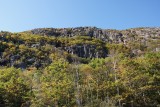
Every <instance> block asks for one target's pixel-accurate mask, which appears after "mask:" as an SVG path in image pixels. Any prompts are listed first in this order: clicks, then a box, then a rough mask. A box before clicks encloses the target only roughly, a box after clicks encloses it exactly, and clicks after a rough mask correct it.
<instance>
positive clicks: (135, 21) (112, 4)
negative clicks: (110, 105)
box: [0, 0, 160, 32]
mask: <svg viewBox="0 0 160 107" xmlns="http://www.w3.org/2000/svg"><path fill="white" fill-rule="evenodd" d="M79 26H96V27H99V28H106V29H108V28H109V29H110V28H112V29H127V28H134V27H160V0H0V30H3V31H11V32H19V31H25V30H30V29H34V28H43V27H54V28H64V27H79Z"/></svg>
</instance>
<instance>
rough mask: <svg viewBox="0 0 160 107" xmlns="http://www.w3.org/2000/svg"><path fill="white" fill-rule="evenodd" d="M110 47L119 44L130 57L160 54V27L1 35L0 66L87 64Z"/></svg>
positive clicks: (91, 28)
mask: <svg viewBox="0 0 160 107" xmlns="http://www.w3.org/2000/svg"><path fill="white" fill-rule="evenodd" d="M111 44H116V45H117V44H120V45H121V46H122V47H123V48H120V49H121V50H123V51H121V52H122V53H126V55H129V56H131V57H133V56H137V55H143V53H145V52H148V51H149V52H150V51H154V52H156V51H160V28H134V29H127V30H112V29H100V28H96V27H77V28H62V29H60V28H39V29H33V30H30V31H25V32H20V33H10V32H1V33H0V66H14V67H17V68H22V69H26V68H28V67H31V66H33V67H36V68H41V67H45V66H46V65H48V64H50V63H51V62H53V61H54V60H55V59H56V58H61V57H64V58H65V59H67V60H68V61H69V62H70V63H72V62H73V61H74V60H75V59H76V60H78V61H79V62H81V63H87V61H88V60H89V59H92V58H105V57H108V56H109V55H110V54H111V52H110V50H109V49H110V48H109V47H110V46H109V45H111ZM116 45H115V46H116ZM108 46H109V47H108ZM112 48H113V47H112ZM112 48H111V49H112ZM116 49H117V48H116ZM126 50H127V51H126Z"/></svg>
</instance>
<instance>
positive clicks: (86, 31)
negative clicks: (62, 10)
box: [29, 27, 160, 43]
mask: <svg viewBox="0 0 160 107" xmlns="http://www.w3.org/2000/svg"><path fill="white" fill-rule="evenodd" d="M29 32H31V33H33V34H40V35H47V36H55V37H59V36H67V37H73V36H89V37H94V38H99V39H101V40H103V41H105V42H109V43H125V41H128V40H133V39H134V36H137V35H138V36H139V37H143V38H145V39H149V38H157V37H160V28H134V29H127V30H121V31H120V30H111V29H100V28H96V27H77V28H62V29H60V28H59V29H58V28H57V29H56V28H40V29H33V30H31V31H29Z"/></svg>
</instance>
